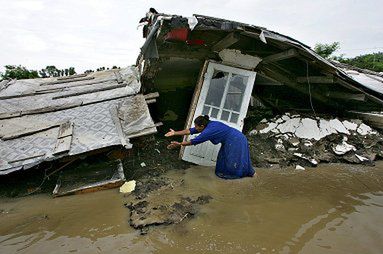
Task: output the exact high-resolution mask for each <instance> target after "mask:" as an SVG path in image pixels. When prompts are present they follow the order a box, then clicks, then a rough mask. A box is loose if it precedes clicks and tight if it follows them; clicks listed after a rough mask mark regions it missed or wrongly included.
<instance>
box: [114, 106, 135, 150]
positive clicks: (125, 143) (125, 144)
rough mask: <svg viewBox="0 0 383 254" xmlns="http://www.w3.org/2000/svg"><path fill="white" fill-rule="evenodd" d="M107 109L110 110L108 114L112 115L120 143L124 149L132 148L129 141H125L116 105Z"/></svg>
mask: <svg viewBox="0 0 383 254" xmlns="http://www.w3.org/2000/svg"><path fill="white" fill-rule="evenodd" d="M109 111H110V114H111V116H112V120H113V123H114V126H115V127H116V130H117V134H118V136H119V137H120V141H121V145H122V146H123V147H125V148H126V149H130V148H132V145H131V144H130V143H128V141H126V138H125V133H124V131H123V130H122V126H121V121H120V118H118V112H117V107H112V108H110V110H109Z"/></svg>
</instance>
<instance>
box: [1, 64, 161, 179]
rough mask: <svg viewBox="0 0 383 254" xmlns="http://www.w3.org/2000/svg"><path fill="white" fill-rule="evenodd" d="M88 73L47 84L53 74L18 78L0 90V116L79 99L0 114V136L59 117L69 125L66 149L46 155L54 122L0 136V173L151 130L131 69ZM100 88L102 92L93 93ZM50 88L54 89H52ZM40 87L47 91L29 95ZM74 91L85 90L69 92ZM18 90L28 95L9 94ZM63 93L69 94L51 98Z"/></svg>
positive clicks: (54, 137) (116, 142) (53, 134)
mask: <svg viewBox="0 0 383 254" xmlns="http://www.w3.org/2000/svg"><path fill="white" fill-rule="evenodd" d="M115 72H118V73H115ZM88 76H91V77H94V79H91V80H82V81H75V82H68V83H61V84H48V85H47V83H48V82H51V81H54V80H56V78H48V79H32V80H20V81H17V82H15V83H14V84H12V85H10V86H8V87H7V88H6V89H3V90H2V91H0V116H1V113H10V112H15V111H16V112H26V110H30V109H46V108H50V107H56V106H63V107H65V106H67V105H68V104H69V105H70V104H71V103H74V102H80V103H81V104H80V105H78V106H76V107H72V108H66V109H65V108H63V109H61V110H55V111H52V112H46V113H38V114H28V113H26V115H23V116H19V117H12V118H5V119H4V118H3V119H1V118H0V138H1V137H3V136H4V135H5V134H9V133H18V132H24V131H26V130H30V129H39V128H40V127H43V126H46V125H47V124H56V123H58V124H59V123H61V122H65V121H70V122H71V123H73V133H72V141H71V143H70V149H69V151H68V152H66V153H63V154H58V155H53V154H52V153H53V151H54V148H55V145H56V142H57V138H58V130H59V127H58V126H56V127H54V128H51V129H48V130H45V131H39V132H37V133H34V134H28V135H25V136H23V137H19V138H15V139H10V140H3V139H0V175H1V174H7V173H10V172H13V171H16V170H19V169H22V168H24V169H27V168H29V167H32V166H34V165H37V164H39V163H41V162H42V161H47V160H54V159H57V158H60V157H63V156H73V155H78V154H83V153H86V152H89V151H92V150H97V149H101V148H105V147H110V146H116V145H121V144H122V143H121V142H122V141H121V135H122V136H123V137H122V138H123V139H125V140H126V143H127V144H128V145H129V146H130V147H131V144H130V143H129V139H128V136H129V135H130V134H132V133H135V134H137V133H140V132H147V130H148V129H149V130H150V131H151V133H153V130H154V132H155V131H156V128H155V125H154V122H153V120H152V118H151V116H150V114H149V110H148V108H147V105H146V102H145V98H144V97H143V95H141V94H138V92H139V90H140V87H141V84H140V82H139V77H138V73H137V70H136V69H135V68H134V67H128V68H124V69H120V70H110V71H104V72H96V73H92V74H89V75H88ZM104 81H105V82H104ZM90 82H93V84H90ZM101 87H102V88H103V89H104V88H107V90H103V91H99V90H100V88H101ZM56 88H57V89H58V90H55V89H56ZM41 89H50V90H51V91H50V92H49V93H43V94H39V93H37V94H35V93H36V92H37V91H39V90H41ZM92 89H93V90H92ZM92 91H94V92H92ZM78 92H79V93H84V92H86V94H79V95H77V94H73V93H78ZM20 94H24V95H28V96H21V97H16V98H9V96H13V97H14V96H17V95H20ZM68 94H71V96H70V97H66V98H58V99H55V97H59V96H62V95H68ZM6 96H8V97H6ZM112 108H115V109H116V108H117V109H118V111H117V113H118V116H119V117H121V119H119V120H118V121H120V124H121V129H122V134H121V133H119V131H118V128H117V127H116V123H115V121H116V119H114V118H113V116H112V114H111V109H112ZM3 116H4V114H3Z"/></svg>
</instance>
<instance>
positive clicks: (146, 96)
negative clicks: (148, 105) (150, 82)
mask: <svg viewBox="0 0 383 254" xmlns="http://www.w3.org/2000/svg"><path fill="white" fill-rule="evenodd" d="M157 97H160V94H159V93H158V92H155V93H148V94H145V95H144V98H145V100H149V99H154V98H157Z"/></svg>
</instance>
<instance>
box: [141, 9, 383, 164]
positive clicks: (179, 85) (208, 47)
mask: <svg viewBox="0 0 383 254" xmlns="http://www.w3.org/2000/svg"><path fill="white" fill-rule="evenodd" d="M149 16H150V22H149V23H148V24H147V29H146V33H144V36H146V42H145V44H144V45H143V47H142V48H141V54H140V56H139V57H138V59H137V64H138V66H139V67H140V68H141V69H142V70H143V72H142V73H143V74H142V84H143V89H144V90H145V91H146V92H159V93H160V94H161V97H160V99H159V101H158V103H157V104H156V111H157V115H158V116H159V119H161V120H162V121H163V122H164V124H165V125H166V124H168V125H173V126H177V127H181V125H183V124H184V123H185V122H186V124H185V125H184V126H182V127H186V128H188V127H191V125H192V121H193V119H194V118H195V117H196V116H198V115H201V114H202V115H205V114H206V115H209V116H210V118H211V119H213V120H219V121H223V122H225V123H226V124H228V125H230V126H232V127H234V128H237V129H240V130H242V128H243V126H244V119H245V117H246V114H247V111H248V107H249V103H250V104H251V106H252V107H259V108H261V110H262V108H271V109H272V110H273V111H274V112H275V113H280V114H282V113H284V112H289V111H294V112H301V113H310V112H311V113H312V114H314V115H316V114H330V115H332V116H339V117H352V118H361V119H364V120H365V121H367V122H368V123H370V124H371V125H372V126H374V127H376V128H383V116H382V114H381V113H379V112H381V111H382V109H383V75H382V74H379V73H375V72H371V71H363V70H355V69H351V68H350V67H349V66H345V65H342V64H340V63H337V62H330V61H328V60H326V59H324V58H322V57H321V56H319V55H318V54H316V53H315V52H314V51H313V50H312V49H310V47H308V46H307V45H305V44H303V43H301V42H299V41H297V40H295V39H293V38H290V37H288V36H285V35H282V34H279V33H276V32H273V31H270V30H267V29H266V28H263V27H258V26H254V25H248V24H244V23H240V22H235V21H230V20H225V19H219V18H214V17H208V16H203V15H193V16H192V17H182V16H177V15H166V14H155V13H152V14H151V15H149ZM373 112H377V113H373ZM218 150H219V146H213V145H212V144H209V143H208V142H207V143H204V144H201V145H197V146H194V147H186V148H183V149H181V153H180V157H182V159H184V160H186V161H189V162H194V163H197V164H201V165H214V164H215V158H216V156H217V153H218Z"/></svg>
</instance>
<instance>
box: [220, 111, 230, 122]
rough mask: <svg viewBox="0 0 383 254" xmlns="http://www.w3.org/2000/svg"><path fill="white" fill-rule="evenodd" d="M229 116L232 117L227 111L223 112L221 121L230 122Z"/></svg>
mask: <svg viewBox="0 0 383 254" xmlns="http://www.w3.org/2000/svg"><path fill="white" fill-rule="evenodd" d="M229 115H230V112H229V111H225V110H224V111H222V115H221V120H224V121H227V120H229Z"/></svg>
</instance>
